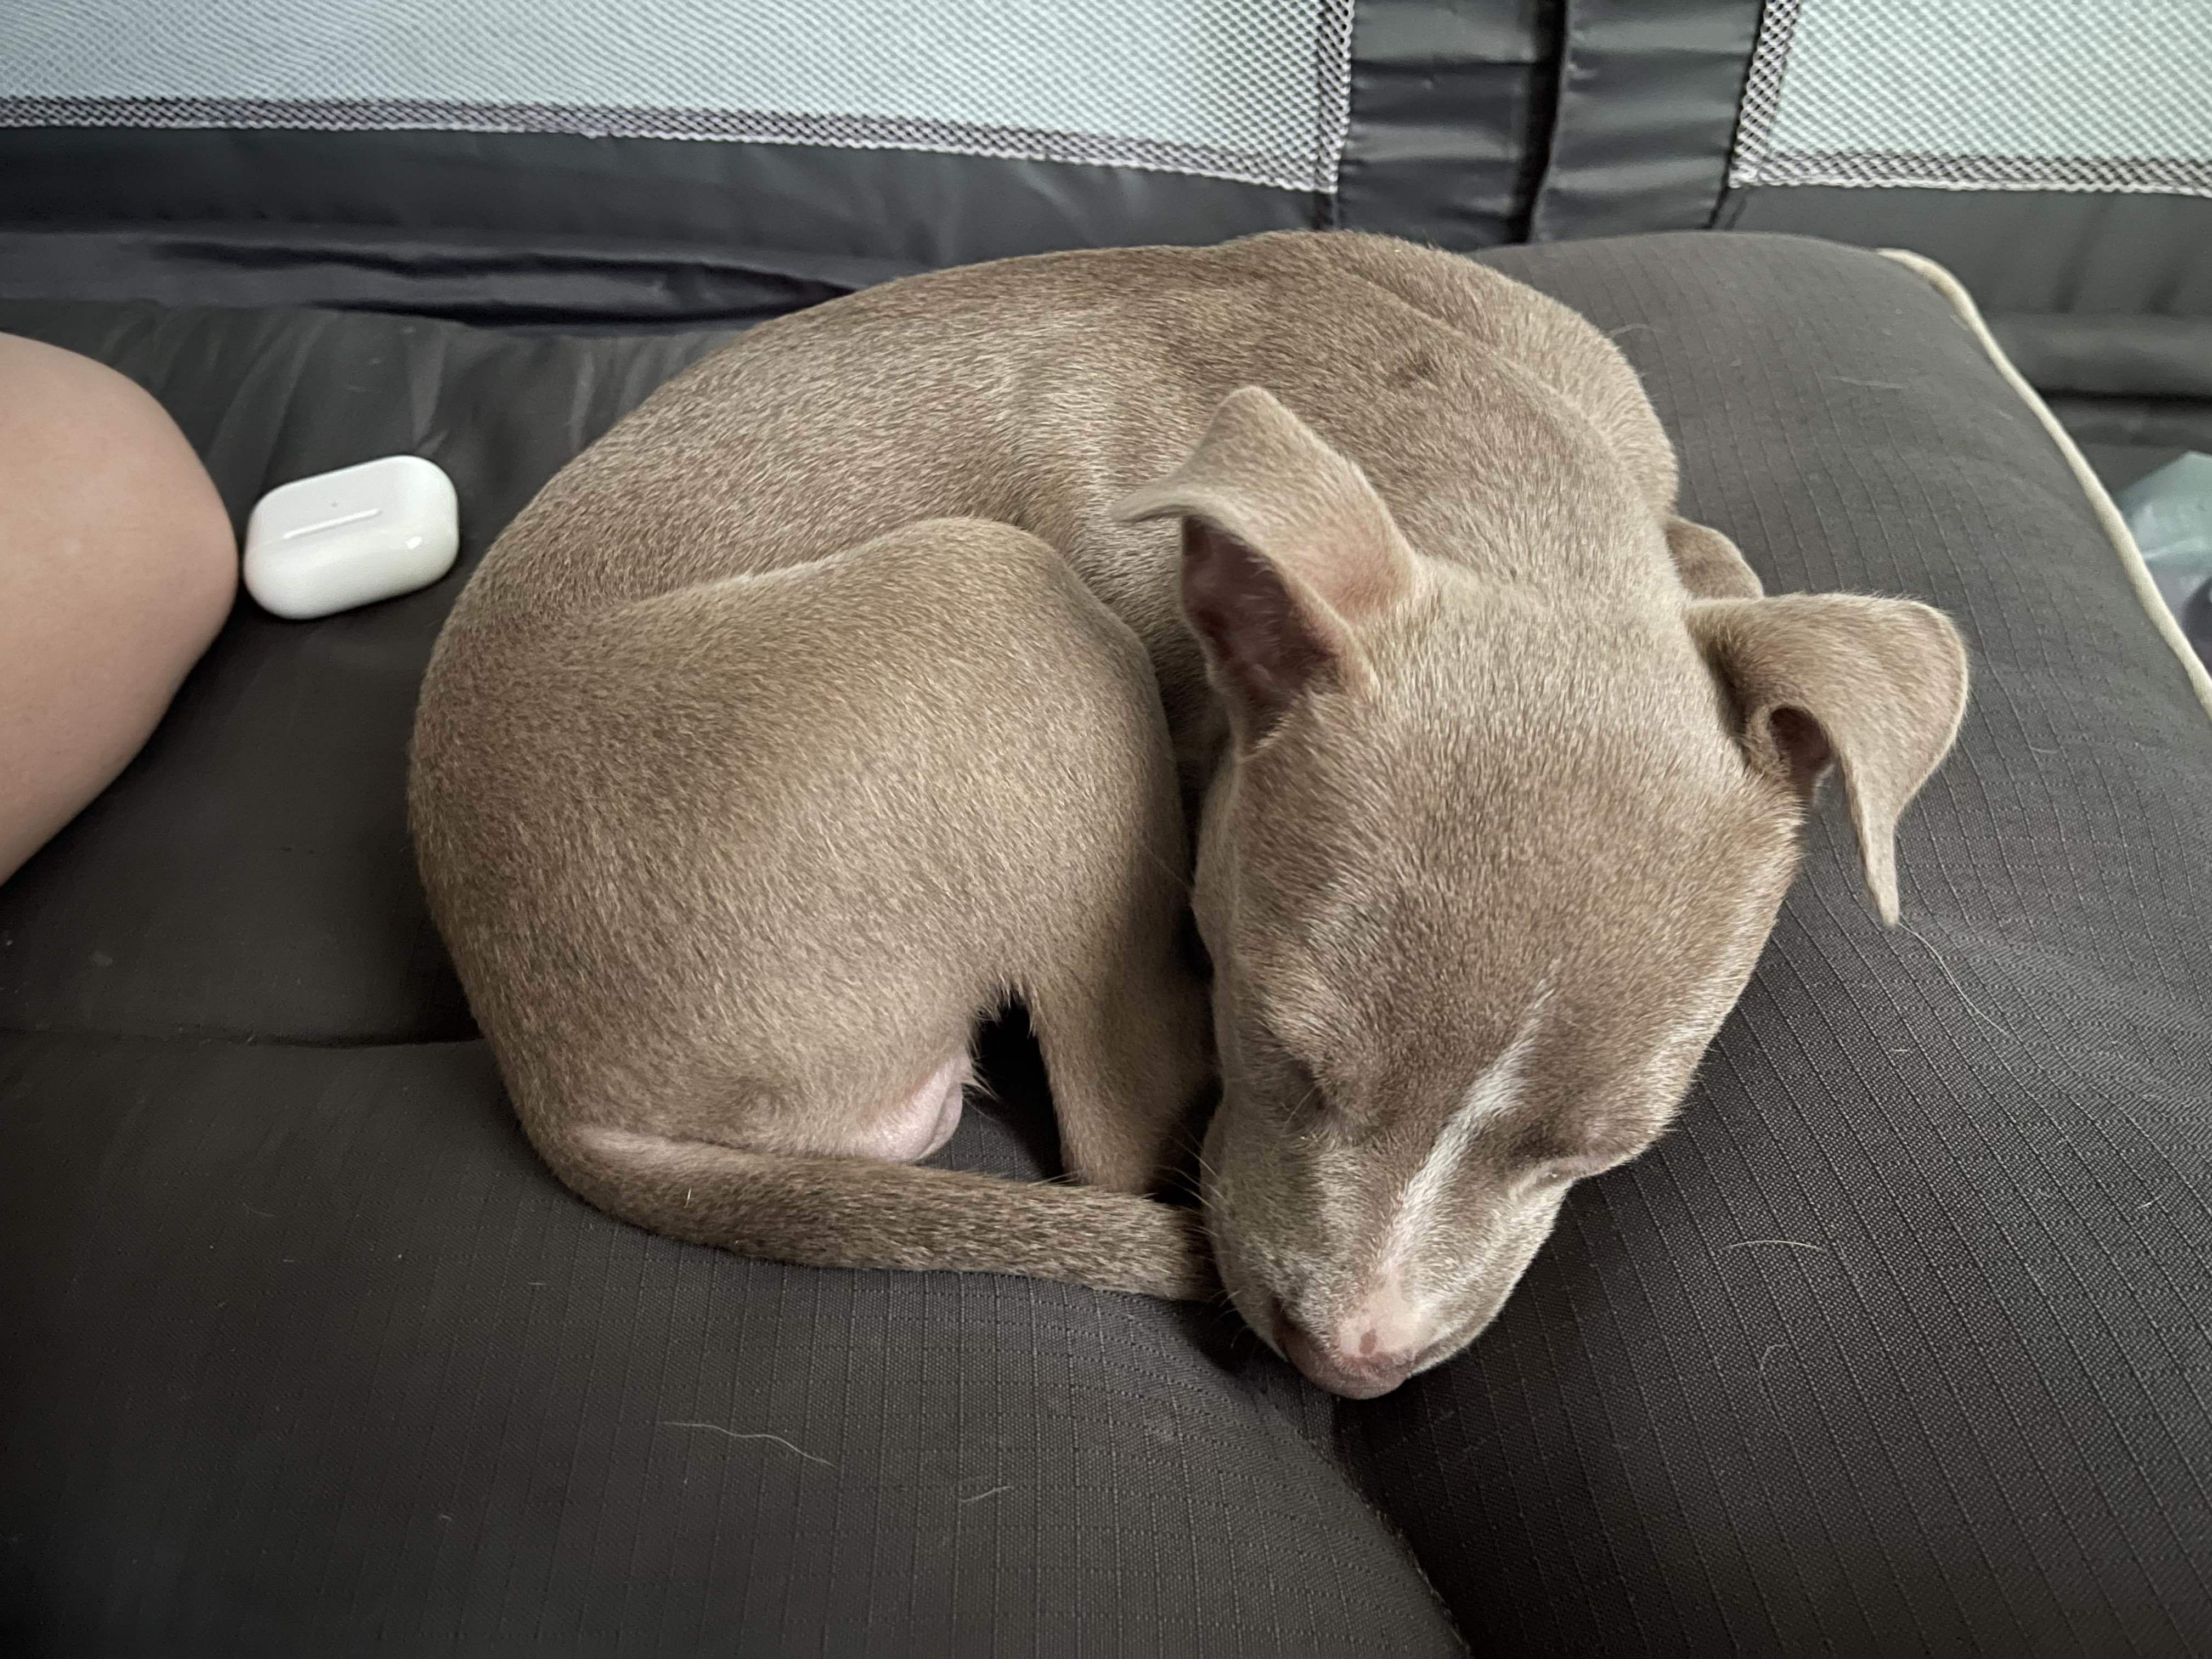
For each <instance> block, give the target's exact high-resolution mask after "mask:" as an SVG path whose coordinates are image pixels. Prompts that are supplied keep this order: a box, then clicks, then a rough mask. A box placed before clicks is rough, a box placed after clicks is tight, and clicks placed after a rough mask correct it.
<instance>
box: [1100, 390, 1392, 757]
mask: <svg viewBox="0 0 2212 1659" xmlns="http://www.w3.org/2000/svg"><path fill="white" fill-rule="evenodd" d="M1115 516H1116V517H1117V518H1120V519H1121V520H1125V521H1127V522H1131V523H1133V522H1135V521H1137V520H1143V519H1160V518H1180V519H1181V520H1182V605H1183V611H1184V613H1185V614H1186V615H1187V616H1188V617H1189V618H1190V623H1191V626H1192V627H1193V628H1194V629H1195V630H1196V631H1197V633H1198V636H1199V638H1200V641H1203V642H1204V644H1205V647H1206V659H1207V662H1208V663H1209V665H1211V666H1212V671H1213V674H1214V680H1215V684H1217V685H1218V686H1219V687H1220V689H1221V691H1222V695H1223V696H1224V698H1225V701H1226V702H1227V703H1228V704H1229V708H1230V714H1231V721H1232V723H1233V724H1234V726H1236V729H1237V737H1238V739H1239V740H1240V741H1241V742H1243V743H1245V744H1252V743H1255V742H1257V741H1258V740H1259V739H1260V738H1262V737H1264V736H1265V735H1266V734H1267V732H1268V731H1269V730H1270V729H1271V728H1272V727H1273V725H1274V724H1275V722H1276V721H1277V720H1279V719H1280V718H1281V717H1282V715H1283V713H1284V712H1285V710H1286V709H1287V708H1289V707H1290V706H1291V703H1292V702H1295V701H1296V700H1297V698H1298V696H1301V695H1302V694H1303V693H1304V692H1305V691H1307V690H1310V689H1312V688H1315V687H1316V686H1324V685H1328V686H1335V687H1337V688H1340V689H1352V688H1355V687H1357V686H1358V685H1361V684H1364V683H1365V682H1366V678H1367V676H1368V673H1369V671H1368V668H1367V664H1366V660H1365V659H1364V656H1363V655H1362V654H1361V652H1360V648H1359V643H1358V638H1357V629H1358V624H1359V623H1361V622H1363V621H1364V620H1366V619H1368V618H1370V617H1375V616H1377V615H1379V614H1380V613H1381V612H1383V611H1385V610H1387V609H1389V607H1390V606H1391V605H1394V604H1395V603H1396V602H1397V600H1398V599H1400V598H1401V596H1403V595H1404V594H1405V593H1406V592H1407V590H1408V589H1409V588H1410V587H1411V586H1412V585H1413V576H1414V570H1413V554H1412V552H1411V550H1409V549H1407V546H1406V544H1405V541H1404V538H1402V537H1401V536H1400V535H1399V533H1398V527H1397V526H1395V524H1393V523H1392V522H1391V520H1390V513H1389V508H1388V507H1384V506H1383V498H1382V497H1381V496H1379V495H1376V493H1375V487H1374V486H1373V485H1372V484H1370V483H1368V482H1367V477H1366V475H1365V474H1364V473H1363V472H1362V471H1360V470H1359V468H1358V466H1357V465H1354V464H1353V463H1352V461H1350V460H1349V459H1346V457H1344V456H1342V455H1340V454H1339V453H1337V452H1336V451H1335V450H1334V449H1332V448H1330V447H1328V445H1327V444H1326V443H1324V442H1322V440H1321V439H1320V438H1319V437H1317V436H1316V435H1315V434H1314V433H1313V431H1312V430H1311V429H1310V428H1309V427H1307V425H1306V424H1305V422H1303V421H1301V420H1300V419H1298V417H1297V416H1296V415H1293V414H1292V413H1291V411H1290V410H1287V409H1285V408H1284V407H1283V405H1282V404H1279V403H1278V402H1277V401H1276V400H1275V399H1274V398H1273V397H1272V396H1271V395H1269V394H1268V393H1267V392H1264V391H1262V390H1261V388H1259V387H1258V386H1246V387H1244V388H1243V389H1242V390H1241V391H1237V392H1231V393H1230V394H1229V396H1228V397H1227V398H1224V399H1223V400H1222V404H1221V407H1220V408H1219V409H1218V410H1216V411H1215V412H1214V416H1213V420H1212V423H1211V424H1210V425H1209V426H1208V427H1207V428H1206V433H1205V435H1204V436H1203V437H1201V438H1200V440H1199V441H1198V447H1196V448H1195V449H1194V450H1193V451H1192V452H1191V454H1190V459H1188V460H1187V461H1186V462H1184V464H1183V465H1182V467H1181V468H1180V469H1179V470H1177V471H1175V472H1174V473H1172V474H1170V476H1169V477H1165V478H1163V479H1161V480H1160V481H1159V482H1158V483H1154V484H1148V485H1146V487H1145V488H1143V489H1139V490H1138V491H1137V492H1136V493H1135V494H1133V495H1130V496H1128V497H1127V498H1126V499H1125V500H1123V501H1121V503H1120V504H1119V505H1118V506H1117V507H1115Z"/></svg>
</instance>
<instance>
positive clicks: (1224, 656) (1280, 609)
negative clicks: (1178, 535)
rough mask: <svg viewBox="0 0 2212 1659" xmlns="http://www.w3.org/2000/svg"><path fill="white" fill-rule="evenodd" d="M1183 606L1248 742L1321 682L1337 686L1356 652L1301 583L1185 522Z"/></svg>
mask: <svg viewBox="0 0 2212 1659" xmlns="http://www.w3.org/2000/svg"><path fill="white" fill-rule="evenodd" d="M1182 605H1183V611H1184V613H1185V614H1186V615H1187V616H1188V617H1189V618H1190V623H1191V626H1192V627H1193V628H1194V629H1196V630H1197V631H1198V636H1199V638H1200V639H1201V640H1203V641H1205V642H1206V654H1207V655H1208V657H1209V658H1211V659H1212V663H1213V665H1214V668H1215V671H1216V672H1217V673H1218V676H1219V677H1220V678H1221V680H1222V681H1223V682H1224V684H1223V685H1222V690H1223V691H1224V693H1225V695H1227V696H1229V697H1230V699H1231V703H1232V706H1233V708H1234V710H1235V712H1236V713H1237V714H1238V715H1239V716H1241V719H1240V720H1239V722H1238V723H1239V725H1240V726H1241V728H1242V735H1243V738H1244V739H1245V740H1246V741H1247V742H1251V741H1255V740H1256V739H1257V738H1261V737H1263V736H1265V735H1266V733H1267V731H1268V730H1269V728H1271V727H1272V726H1273V725H1274V723H1275V722H1276V721H1277V720H1279V719H1281V718H1282V715H1283V714H1284V713H1285V710H1287V709H1288V708H1290V706H1291V703H1292V702H1294V701H1295V700H1296V699H1297V697H1298V696H1300V695H1301V694H1303V693H1304V692H1305V691H1306V690H1308V689H1310V687H1312V686H1313V685H1314V684H1316V682H1319V681H1323V680H1328V681H1331V682H1334V680H1335V679H1336V678H1337V677H1338V676H1339V675H1340V672H1341V671H1342V668H1343V665H1344V664H1345V662H1346V657H1347V653H1349V652H1350V651H1351V650H1352V641H1350V639H1349V638H1348V637H1347V636H1346V632H1345V628H1344V624H1343V623H1342V621H1341V620H1340V619H1339V618H1338V617H1335V616H1334V614H1333V613H1332V612H1331V611H1329V609H1328V606H1327V605H1325V604H1322V603H1321V602H1319V600H1318V599H1317V598H1316V596H1315V595H1314V594H1312V593H1310V592H1306V591H1304V585H1303V584H1302V583H1300V582H1299V581H1298V580H1297V578H1296V577H1293V576H1291V575H1289V574H1286V573H1285V571H1283V570H1281V569H1280V568H1278V567H1277V566H1276V565H1274V564H1273V562H1270V561H1269V560H1268V559H1267V558H1266V557H1265V556H1262V555H1261V553H1259V552H1258V551H1257V550H1255V549H1254V548H1253V547H1251V546H1250V545H1249V544H1247V543H1246V542H1244V541H1243V540H1242V539H1240V538H1237V537H1236V536H1234V535H1231V533H1230V532H1228V531H1226V530H1224V529H1221V528H1220V527H1219V526H1216V525H1212V524H1209V523H1207V522H1206V520H1203V519H1198V518H1190V519H1185V520H1183V526H1182Z"/></svg>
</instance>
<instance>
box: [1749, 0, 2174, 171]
mask: <svg viewBox="0 0 2212 1659" xmlns="http://www.w3.org/2000/svg"><path fill="white" fill-rule="evenodd" d="M1729 182H1730V183H1731V184H1735V185H1919V186H1922V187H1923V188H1925V187H1931V186H1932V187H1934V188H1936V189H1948V190H2078V191H2172V192H2177V193H2181V194H2186V195H2192V196H2212V0H1942V3H1931V0H1768V4H1767V6H1766V10H1765V18H1764V20H1763V21H1762V23H1761V26H1760V30H1759V46H1758V49H1757V51H1756V52H1755V53H1754V54H1753V59H1752V67H1751V76H1750V81H1749V83H1748V84H1747V87H1746V88H1745V90H1744V101H1743V116H1742V120H1741V125H1740V126H1739V127H1738V130H1737V134H1736V145H1735V158H1734V161H1733V163H1732V165H1731V167H1730V168H1729Z"/></svg>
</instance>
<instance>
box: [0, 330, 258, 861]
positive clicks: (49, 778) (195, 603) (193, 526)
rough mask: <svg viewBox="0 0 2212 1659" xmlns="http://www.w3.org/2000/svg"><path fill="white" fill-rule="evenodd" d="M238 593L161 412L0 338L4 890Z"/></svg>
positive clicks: (232, 563)
mask: <svg viewBox="0 0 2212 1659" xmlns="http://www.w3.org/2000/svg"><path fill="white" fill-rule="evenodd" d="M237 586H238V547H237V542H236V539H235V538H234V535H233V534H232V532H231V527H230V518H229V515H228V513H226V512H225V511H224V508H223V505H222V498H221V497H220V496H218V495H216V488H215V483H214V481H213V480H211V479H210V477H208V475H207V470H206V469H205V468H204V467H203V466H202V465H200V462H199V458H198V457H197V455H195V454H194V453H192V447H191V444H189V443H188V442H186V441H185V435H184V434H183V433H181V432H179V430H178V429H177V426H176V422H173V421H172V420H171V419H170V418H169V416H168V415H167V411H165V410H163V409H162V408H161V405H160V404H157V403H156V402H155V401H154V399H153V398H151V397H149V395H148V394H147V393H146V392H144V391H143V390H142V389H141V388H140V387H138V386H136V385H134V384H133V383H132V382H131V381H130V380H125V378H124V377H123V376H122V375H120V374H117V373H116V372H115V371H114V370H112V369H111V368H107V367H106V366H105V365H104V364H100V363H96V362H93V361H92V360H91V359H90V358H88V357H82V356H78V355H77V354H76V353H75V352H70V351H64V350H62V349H60V348H58V347H56V346H50V345H46V344H44V343H40V342H39V341H35V340H26V339H22V338H20V337H16V336H14V335H8V334H0V778H4V779H6V780H7V787H6V788H5V789H4V790H0V881H4V880H6V879H7V878H9V876H11V875H13V874H14V873H15V871H16V870H17V869H18V868H20V867H21V865H22V863H23V861H24V860H27V859H28V858H29V857H30V856H31V854H33V853H35V852H36V851H38V849H39V848H40V847H41V846H43V845H44V844H45V843H46V841H47V839H48V838H49V837H51V836H52V835H53V834H54V832H55V831H56V830H58V829H60V828H61V827H62V826H63V825H64V824H65V823H68V822H69V821H70V818H72V817H75V816H76V813H77V812H78V811H80V810H82V808H83V806H84V805H85V804H86V803H87V802H88V801H90V800H91V799H92V798H93V797H94V796H95V795H97V794H98V793H100V791H101V790H102V789H104V788H106V787H107V785H108V784H109V783H111V782H112V781H113V780H114V778H115V776H116V775H117V774H118V773H119V772H121V771H122V769H123V768H124V767H125V765H126V764H127V763H129V761H130V759H131V757H132V756H133V755H135V754H137V752H138V750H139V747H140V745H142V744H143V743H144V742H145V741H146V739H147V738H148V737H149V735H150V734H151V733H152V732H153V730H154V726H155V723H156V722H157V721H159V720H161V715H162V713H163V711H165V710H166V709H167V708H168V706H169V700H170V698H171V697H172V696H174V695H175V694H176V690H177V687H178V685H179V684H180V683H181V682H182V681H183V679H184V677H185V672H186V671H188V670H189V669H190V668H191V665H193V663H195V662H197V660H198V659H199V657H200V654H201V653H203V652H204V651H205V650H206V649H207V647H208V644H209V642H210V641H211V640H213V639H214V637H215V635H216V629H219V628H221V627H222V621H223V618H224V617H226V616H228V614H229V611H230V605H231V599H232V597H233V595H234V592H236V589H237Z"/></svg>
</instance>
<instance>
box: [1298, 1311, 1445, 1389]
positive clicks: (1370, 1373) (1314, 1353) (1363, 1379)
mask: <svg viewBox="0 0 2212 1659" xmlns="http://www.w3.org/2000/svg"><path fill="white" fill-rule="evenodd" d="M1279 1334H1280V1335H1281V1338H1282V1344H1283V1352H1284V1353H1285V1355H1286V1356H1288V1358H1289V1359H1290V1362H1291V1364H1293V1365H1296V1366H1297V1368H1298V1369H1299V1370H1302V1371H1304V1373H1305V1374H1306V1375H1307V1376H1309V1377H1310V1378H1312V1379H1313V1381H1315V1382H1316V1383H1320V1384H1321V1386H1322V1388H1324V1389H1328V1391H1329V1392H1330V1393H1331V1394H1340V1395H1343V1396H1344V1397H1345V1398H1346V1400H1372V1399H1374V1398H1375V1397H1376V1395H1384V1394H1388V1393H1389V1392H1390V1390H1391V1389H1395V1388H1396V1387H1397V1386H1398V1385H1399V1384H1400V1383H1403V1382H1404V1381H1405V1380H1406V1379H1407V1377H1408V1376H1411V1375H1412V1374H1413V1364H1414V1362H1415V1361H1416V1360H1418V1359H1419V1358H1420V1354H1419V1351H1418V1350H1414V1349H1410V1348H1389V1347H1385V1346H1383V1344H1382V1341H1381V1340H1380V1339H1379V1338H1378V1336H1377V1334H1376V1331H1375V1328H1373V1327H1372V1326H1370V1327H1368V1328H1365V1329H1364V1330H1361V1331H1358V1332H1356V1333H1354V1332H1351V1331H1347V1332H1346V1340H1345V1341H1344V1342H1343V1343H1341V1344H1339V1343H1334V1342H1329V1341H1326V1340H1322V1339H1319V1338H1316V1337H1315V1336H1313V1335H1312V1334H1310V1333H1308V1332H1306V1331H1304V1330H1303V1329H1301V1328H1299V1327H1298V1326H1297V1325H1295V1324H1293V1323H1292V1322H1291V1321H1290V1320H1288V1319H1285V1320H1283V1321H1282V1322H1281V1324H1280V1326H1279Z"/></svg>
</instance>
